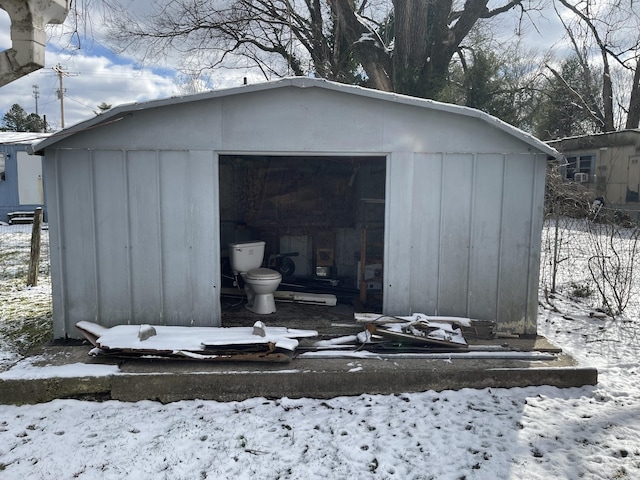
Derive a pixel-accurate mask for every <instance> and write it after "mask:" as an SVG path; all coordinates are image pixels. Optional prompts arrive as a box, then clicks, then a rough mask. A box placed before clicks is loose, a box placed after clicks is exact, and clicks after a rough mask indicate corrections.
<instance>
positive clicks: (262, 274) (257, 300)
mask: <svg viewBox="0 0 640 480" xmlns="http://www.w3.org/2000/svg"><path fill="white" fill-rule="evenodd" d="M264 246H265V242H263V241H260V240H257V241H253V242H241V243H230V244H229V260H230V262H231V269H232V270H233V274H234V276H236V275H238V274H240V276H241V277H242V278H243V280H244V291H245V293H246V294H247V305H246V307H247V309H249V310H250V311H252V312H253V313H258V314H260V315H267V314H269V313H275V312H276V302H275V301H274V299H273V292H275V291H276V289H277V288H278V285H280V282H281V281H282V275H280V273H279V272H276V271H275V270H271V269H269V268H260V265H262V259H263V258H264Z"/></svg>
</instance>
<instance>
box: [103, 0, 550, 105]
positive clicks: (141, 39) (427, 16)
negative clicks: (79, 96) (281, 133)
mask: <svg viewBox="0 0 640 480" xmlns="http://www.w3.org/2000/svg"><path fill="white" fill-rule="evenodd" d="M541 1H542V0H540V2H541ZM108 3H109V4H110V5H111V6H112V7H113V8H112V15H111V17H110V22H109V23H110V25H111V27H112V29H111V31H112V38H113V39H114V40H115V41H116V42H117V43H118V44H119V45H120V48H121V49H122V50H127V51H128V52H130V51H132V50H137V51H138V52H139V53H141V54H142V55H143V56H146V57H160V56H169V55H178V56H180V57H181V59H182V60H183V61H184V62H185V64H189V65H190V67H191V68H190V70H191V71H193V69H194V68H193V67H194V65H198V68H199V69H201V70H204V69H210V68H214V67H220V66H229V65H233V64H234V61H235V62H237V60H238V59H242V60H241V62H242V63H243V64H244V65H247V62H249V64H250V65H253V66H257V67H258V68H260V69H261V71H262V72H263V74H264V75H265V76H266V77H271V76H274V75H275V76H282V75H287V74H293V75H306V74H313V75H316V76H319V77H322V78H327V79H330V80H336V81H340V82H345V83H364V84H367V85H368V86H370V87H373V88H377V89H380V90H385V91H396V92H401V93H407V94H411V95H415V96H420V97H429V98H433V97H434V96H435V95H436V94H437V93H438V92H439V91H440V90H441V89H442V87H443V86H444V85H445V84H446V78H447V70H448V67H449V64H450V62H451V59H452V57H453V56H454V55H455V54H456V52H457V51H458V48H459V47H460V44H461V42H462V41H463V39H464V38H465V37H466V36H467V35H468V34H469V32H470V31H471V29H472V28H473V27H474V25H476V24H477V23H478V22H480V21H481V20H484V19H489V18H493V17H495V16H497V15H500V14H502V13H504V12H507V11H509V10H512V9H516V8H518V9H520V12H521V13H522V14H523V15H524V14H525V13H526V12H527V11H528V10H529V9H533V8H536V7H538V0H504V3H501V4H499V5H498V6H496V7H495V8H489V7H488V4H489V0H466V1H461V0H460V1H459V0H214V1H205V0H173V1H164V2H158V3H157V4H155V5H157V7H156V10H155V11H154V13H152V14H151V15H149V16H146V17H145V18H141V17H136V16H134V15H132V14H130V13H127V10H126V8H123V7H118V6H117V3H116V0H111V1H110V2H108ZM493 3H495V2H492V4H493ZM525 6H526V7H525Z"/></svg>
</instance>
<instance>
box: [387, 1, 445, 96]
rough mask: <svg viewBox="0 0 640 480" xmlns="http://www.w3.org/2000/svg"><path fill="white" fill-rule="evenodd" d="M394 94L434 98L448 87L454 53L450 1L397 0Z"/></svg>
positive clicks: (395, 7)
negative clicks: (447, 76)
mask: <svg viewBox="0 0 640 480" xmlns="http://www.w3.org/2000/svg"><path fill="white" fill-rule="evenodd" d="M393 5H394V33H395V51H394V62H393V83H394V86H395V91H397V92H400V93H405V94H407V95H413V96H416V97H425V98H433V97H434V96H435V95H436V94H437V93H438V92H439V91H440V90H441V89H442V88H443V87H444V85H445V82H446V75H447V71H448V67H449V62H450V61H451V57H452V56H453V53H454V51H455V47H456V45H453V44H454V43H455V42H454V41H453V35H452V33H451V31H450V30H449V28H448V18H449V14H450V12H451V1H450V0H439V1H434V0H394V2H393Z"/></svg>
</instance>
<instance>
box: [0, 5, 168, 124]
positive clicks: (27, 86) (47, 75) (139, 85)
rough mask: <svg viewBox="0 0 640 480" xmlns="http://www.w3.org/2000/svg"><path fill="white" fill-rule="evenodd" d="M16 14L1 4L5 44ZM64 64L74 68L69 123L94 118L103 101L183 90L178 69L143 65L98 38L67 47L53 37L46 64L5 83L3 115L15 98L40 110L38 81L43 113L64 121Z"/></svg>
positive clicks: (0, 43) (0, 97)
mask: <svg viewBox="0 0 640 480" xmlns="http://www.w3.org/2000/svg"><path fill="white" fill-rule="evenodd" d="M9 30H10V20H9V16H8V15H7V14H6V12H5V11H3V10H0V50H5V49H7V48H10V46H11V40H10V36H9ZM56 64H60V65H61V66H62V67H63V69H64V70H65V71H67V72H69V76H65V77H64V78H63V88H64V92H65V93H64V118H65V126H67V127H68V126H70V125H72V124H74V123H77V122H79V121H82V120H86V119H88V118H91V117H92V116H93V115H94V110H95V111H97V110H98V109H97V106H98V104H100V103H102V102H105V103H107V104H111V105H113V106H116V105H119V104H122V103H131V102H139V101H145V100H151V99H156V98H165V97H169V96H171V95H176V94H177V93H178V88H177V86H176V84H175V82H174V76H175V72H174V71H173V70H170V69H164V70H162V71H160V72H159V73H158V72H157V71H156V72H154V71H153V70H151V69H148V68H147V69H140V67H139V66H138V65H136V64H135V63H134V62H133V61H127V60H125V59H122V58H120V57H116V56H115V55H114V54H113V53H112V52H110V51H109V50H108V49H105V48H103V47H102V46H100V45H98V44H95V43H94V44H92V45H88V46H87V47H86V48H83V49H80V50H74V51H71V52H70V53H69V52H65V51H64V50H63V49H61V48H58V46H57V45H56V40H55V39H53V40H52V41H50V42H49V44H48V45H47V51H46V65H45V68H44V69H41V70H38V71H36V72H33V73H31V74H30V75H27V76H26V77H23V78H21V79H19V80H16V81H14V82H12V83H9V84H8V85H5V86H3V87H1V89H0V116H2V115H4V113H6V112H7V111H8V110H9V108H11V106H12V105H13V104H15V103H18V104H20V105H21V106H22V107H23V108H24V109H25V110H26V111H27V112H28V113H32V112H35V111H36V99H35V97H34V94H33V92H34V87H33V85H38V87H39V99H38V113H39V114H40V115H46V117H47V121H48V122H49V124H50V125H52V127H53V128H54V129H58V128H60V126H61V111H60V101H59V99H58V94H57V92H58V90H59V78H58V75H57V74H56V73H55V72H54V71H53V69H52V67H53V66H55V65H56Z"/></svg>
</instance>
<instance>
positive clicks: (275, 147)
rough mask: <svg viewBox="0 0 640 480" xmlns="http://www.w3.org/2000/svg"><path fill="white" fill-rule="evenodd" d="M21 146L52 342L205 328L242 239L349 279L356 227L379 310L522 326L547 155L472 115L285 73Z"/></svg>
mask: <svg viewBox="0 0 640 480" xmlns="http://www.w3.org/2000/svg"><path fill="white" fill-rule="evenodd" d="M34 151H35V152H36V153H39V154H44V155H45V165H46V171H47V199H48V205H49V226H50V249H51V257H52V258H51V271H52V284H53V304H54V334H55V337H56V338H59V337H65V336H69V337H75V336H77V333H76V332H75V330H74V325H75V323H76V322H78V321H80V320H92V321H96V322H98V323H100V324H102V325H105V326H112V325H116V324H128V323H131V324H141V323H150V324H167V325H200V326H206V325H209V326H217V325H220V322H221V303H220V295H221V291H222V289H223V280H222V273H223V270H224V268H225V266H224V260H223V258H224V247H225V245H226V242H227V241H229V240H230V239H231V240H233V239H237V238H238V236H242V235H248V234H247V231H252V232H254V233H253V235H254V236H260V237H262V238H264V239H265V240H266V241H267V245H268V247H270V253H269V257H271V258H273V257H274V255H277V254H278V253H282V252H286V251H287V250H290V249H295V250H297V253H300V252H301V253H302V254H301V255H299V256H298V257H297V258H296V259H295V260H296V261H298V264H297V267H298V268H299V269H300V272H301V273H302V274H304V275H308V274H311V275H313V267H314V265H318V264H319V263H320V260H319V259H320V257H321V255H320V253H324V254H326V253H327V252H328V253H329V255H328V256H329V262H330V263H331V264H332V265H334V267H335V269H336V270H337V272H335V273H336V275H338V276H340V275H344V276H345V278H356V279H357V278H358V276H360V278H362V277H363V276H364V275H361V274H359V273H356V271H357V270H358V269H360V268H361V269H363V270H366V269H367V268H368V266H367V262H369V260H366V259H365V264H362V263H361V262H359V261H358V259H362V258H365V257H364V256H363V255H362V251H363V248H366V247H367V244H366V243H364V244H363V243H362V239H363V235H362V231H363V230H365V229H367V228H368V229H369V230H370V235H369V237H368V238H369V240H368V241H369V242H370V246H369V250H370V253H368V255H372V256H374V257H379V262H380V265H379V266H380V268H381V272H374V273H373V275H374V277H375V280H377V281H378V282H379V285H377V284H376V282H372V284H371V288H375V287H379V288H380V290H381V297H382V307H381V309H382V311H383V313H385V314H394V315H407V314H411V313H413V312H423V313H426V314H438V315H451V316H465V317H471V318H478V319H488V320H497V322H498V329H499V330H500V331H505V332H513V333H530V334H533V333H535V332H536V311H537V294H538V272H539V262H540V234H541V227H542V222H543V198H544V185H545V171H546V163H547V158H548V157H549V156H552V157H555V156H556V155H557V152H556V151H555V150H553V149H552V148H550V147H548V146H547V145H545V144H544V143H542V142H540V141H538V140H537V139H535V138H533V137H531V136H530V135H528V134H526V133H524V132H522V131H520V130H518V129H515V128H513V127H511V126H509V125H507V124H505V123H503V122H501V121H500V120H498V119H496V118H493V117H491V116H489V115H486V114H484V113H482V112H479V111H476V110H473V109H469V108H464V107H459V106H453V105H447V104H442V103H438V102H434V101H430V100H423V99H416V98H412V97H407V96H402V95H396V94H390V93H384V92H379V91H373V90H368V89H364V88H360V87H354V86H347V85H342V84H336V83H332V82H328V81H324V80H318V79H309V78H290V79H283V80H280V81H276V82H270V83H265V84H257V85H249V86H243V87H239V88H233V89H228V90H219V91H212V92H208V93H203V94H197V95H191V96H185V97H176V98H170V99H167V100H159V101H151V102H146V103H140V104H131V105H124V106H120V107H116V108H114V109H112V110H110V111H108V112H106V113H104V114H101V115H99V116H97V117H96V118H93V119H91V120H88V121H86V122H83V123H80V124H77V125H75V126H73V127H71V128H69V129H67V130H65V131H63V132H62V134H58V135H56V137H55V138H50V139H47V140H44V141H43V142H41V143H39V144H37V145H36V146H35V148H34ZM341 205H342V207H341ZM256 232H257V233H256ZM376 232H377V233H376ZM320 247H327V248H320ZM376 249H377V250H376ZM325 260H326V258H325ZM377 262H378V260H372V263H374V264H377ZM309 269H311V270H310V271H309ZM374 270H375V269H374Z"/></svg>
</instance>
